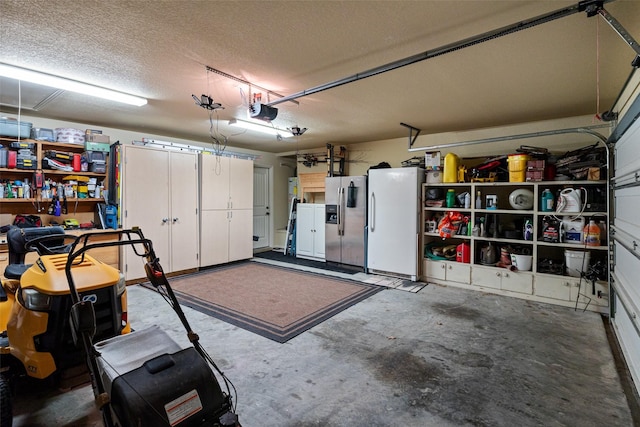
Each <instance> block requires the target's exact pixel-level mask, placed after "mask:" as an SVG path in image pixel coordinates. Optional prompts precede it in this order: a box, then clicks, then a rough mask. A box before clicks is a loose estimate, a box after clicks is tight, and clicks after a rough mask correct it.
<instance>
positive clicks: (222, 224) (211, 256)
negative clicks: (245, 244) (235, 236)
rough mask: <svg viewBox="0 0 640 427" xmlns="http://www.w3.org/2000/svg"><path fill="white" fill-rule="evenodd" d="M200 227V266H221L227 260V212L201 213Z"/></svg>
mask: <svg viewBox="0 0 640 427" xmlns="http://www.w3.org/2000/svg"><path fill="white" fill-rule="evenodd" d="M200 215H201V220H202V223H201V226H200V266H201V267H206V266H209V265H216V264H223V263H225V262H227V261H228V260H229V211H226V210H215V211H202V212H201V213H200Z"/></svg>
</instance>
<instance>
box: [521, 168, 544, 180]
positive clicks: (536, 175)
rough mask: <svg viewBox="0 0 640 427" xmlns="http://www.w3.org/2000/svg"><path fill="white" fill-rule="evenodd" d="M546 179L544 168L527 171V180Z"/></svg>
mask: <svg viewBox="0 0 640 427" xmlns="http://www.w3.org/2000/svg"><path fill="white" fill-rule="evenodd" d="M543 179H544V169H528V170H527V171H526V173H525V181H527V182H532V181H542V180H543Z"/></svg>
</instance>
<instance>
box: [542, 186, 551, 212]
mask: <svg viewBox="0 0 640 427" xmlns="http://www.w3.org/2000/svg"><path fill="white" fill-rule="evenodd" d="M540 210H541V211H542V212H552V211H553V193H552V192H551V190H549V189H548V188H547V189H545V190H544V191H543V192H542V198H541V199H540Z"/></svg>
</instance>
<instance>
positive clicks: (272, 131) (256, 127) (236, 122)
mask: <svg viewBox="0 0 640 427" xmlns="http://www.w3.org/2000/svg"><path fill="white" fill-rule="evenodd" d="M229 126H235V127H239V128H242V129H247V130H252V131H256V132H262V133H266V134H269V135H276V136H277V135H280V136H281V137H283V138H291V137H292V136H293V134H292V133H291V131H288V130H286V129H279V128H277V127H274V126H266V125H261V124H259V123H253V122H247V121H244V120H240V119H231V120H229Z"/></svg>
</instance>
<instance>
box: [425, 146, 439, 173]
mask: <svg viewBox="0 0 640 427" xmlns="http://www.w3.org/2000/svg"><path fill="white" fill-rule="evenodd" d="M424 168H425V169H426V170H428V171H439V170H442V160H441V159H440V152H439V151H433V152H431V153H424Z"/></svg>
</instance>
